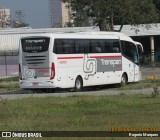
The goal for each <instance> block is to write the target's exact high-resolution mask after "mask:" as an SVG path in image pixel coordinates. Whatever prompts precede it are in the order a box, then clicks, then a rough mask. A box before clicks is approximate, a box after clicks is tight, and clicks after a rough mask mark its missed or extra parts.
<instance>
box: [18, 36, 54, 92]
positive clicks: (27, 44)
mask: <svg viewBox="0 0 160 140" xmlns="http://www.w3.org/2000/svg"><path fill="white" fill-rule="evenodd" d="M49 45H50V38H49V37H43V36H42V37H41V36H39V37H26V38H22V39H21V40H20V49H19V82H20V87H21V88H23V89H33V88H34V89H35V88H53V87H54V82H53V79H54V77H55V65H54V62H51V63H50V61H49Z"/></svg>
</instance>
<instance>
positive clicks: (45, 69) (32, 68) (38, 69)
mask: <svg viewBox="0 0 160 140" xmlns="http://www.w3.org/2000/svg"><path fill="white" fill-rule="evenodd" d="M28 69H34V70H49V69H51V67H49V68H28Z"/></svg>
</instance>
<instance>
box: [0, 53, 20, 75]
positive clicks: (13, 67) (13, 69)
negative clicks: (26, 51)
mask: <svg viewBox="0 0 160 140" xmlns="http://www.w3.org/2000/svg"><path fill="white" fill-rule="evenodd" d="M11 76H18V52H0V78H5V77H11Z"/></svg>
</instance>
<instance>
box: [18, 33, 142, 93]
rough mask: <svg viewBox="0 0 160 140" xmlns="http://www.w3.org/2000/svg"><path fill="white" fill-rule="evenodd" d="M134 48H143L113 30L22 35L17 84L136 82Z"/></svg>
mask: <svg viewBox="0 0 160 140" xmlns="http://www.w3.org/2000/svg"><path fill="white" fill-rule="evenodd" d="M136 44H137V45H136ZM138 46H140V47H138ZM138 50H140V51H141V50H143V48H142V45H141V44H140V43H138V42H134V41H133V40H132V39H131V38H130V37H128V36H126V35H124V34H122V33H117V32H84V33H82V32H81V33H80V32H79V33H46V34H41V35H36V36H35V35H34V36H28V37H23V38H21V39H20V48H19V83H20V87H21V88H23V89H39V88H46V89H48V88H49V89H55V88H74V89H75V91H81V90H82V89H83V87H86V86H94V85H105V84H117V83H120V84H122V85H125V84H126V83H127V82H138V81H139V80H140V79H141V71H140V65H139V53H138Z"/></svg>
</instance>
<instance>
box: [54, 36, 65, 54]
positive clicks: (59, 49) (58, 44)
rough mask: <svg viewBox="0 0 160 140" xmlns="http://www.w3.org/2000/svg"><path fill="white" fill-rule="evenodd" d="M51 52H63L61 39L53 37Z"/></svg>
mask: <svg viewBox="0 0 160 140" xmlns="http://www.w3.org/2000/svg"><path fill="white" fill-rule="evenodd" d="M53 52H54V53H56V54H63V45H62V39H55V40H54V47H53Z"/></svg>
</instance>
